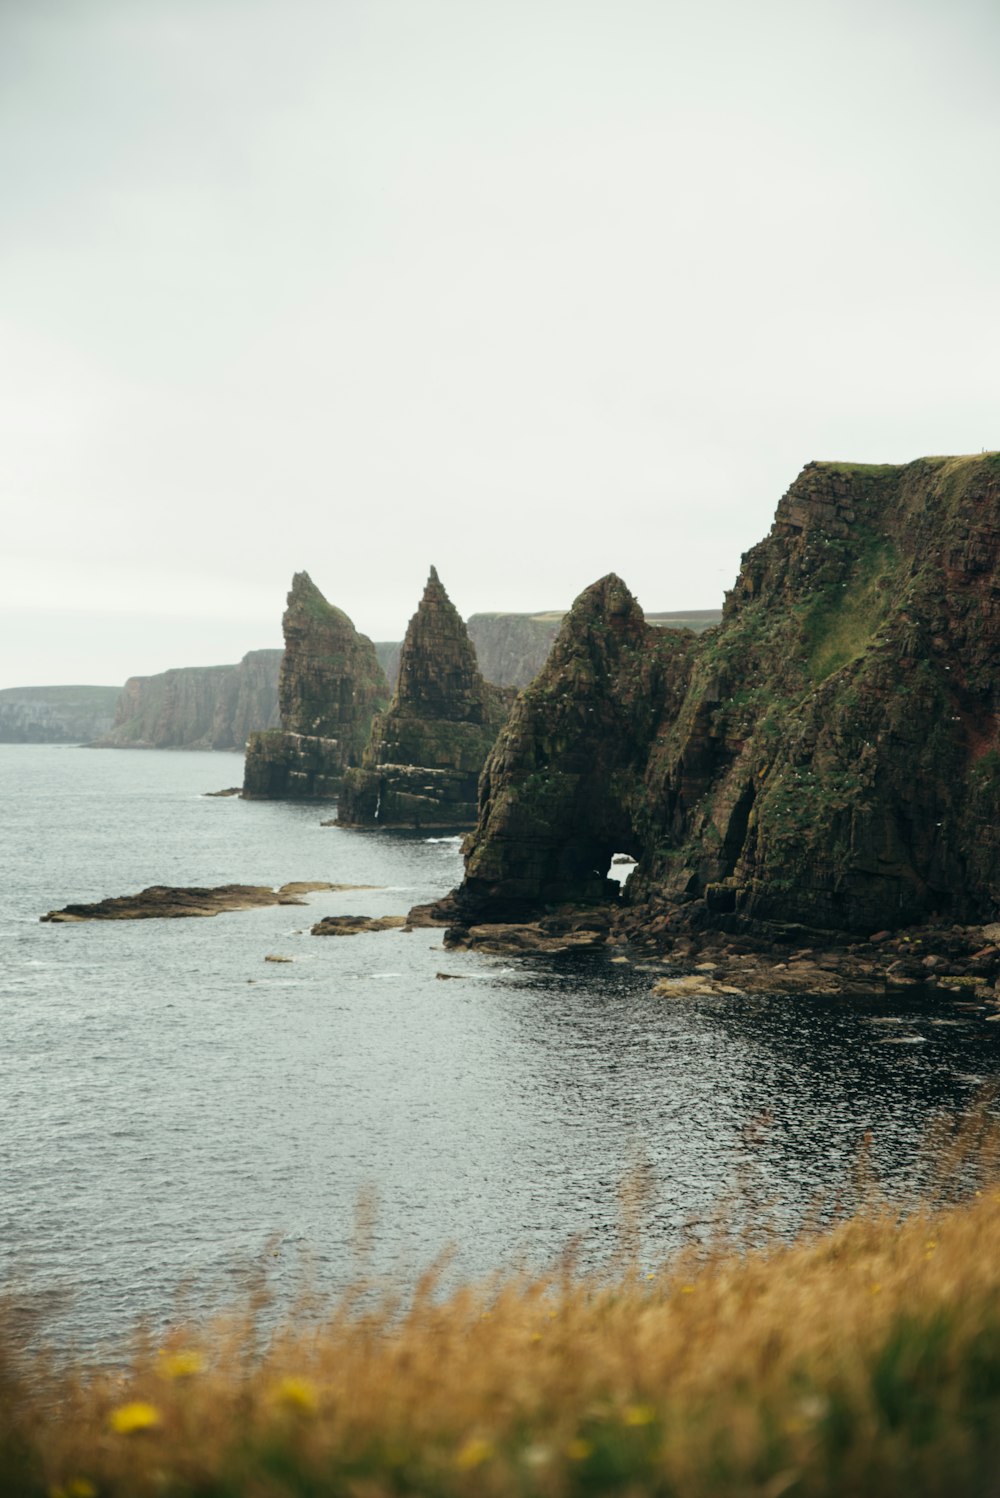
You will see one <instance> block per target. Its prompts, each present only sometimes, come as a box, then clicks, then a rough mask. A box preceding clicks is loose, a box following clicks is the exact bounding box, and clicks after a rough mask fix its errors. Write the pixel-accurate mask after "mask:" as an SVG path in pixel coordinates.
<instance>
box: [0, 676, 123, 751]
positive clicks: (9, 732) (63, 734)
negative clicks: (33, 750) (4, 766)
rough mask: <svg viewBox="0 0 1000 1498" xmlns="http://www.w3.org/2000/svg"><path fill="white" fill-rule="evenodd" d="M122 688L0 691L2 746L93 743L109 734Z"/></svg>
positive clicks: (15, 688)
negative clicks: (94, 740) (93, 740)
mask: <svg viewBox="0 0 1000 1498" xmlns="http://www.w3.org/2000/svg"><path fill="white" fill-rule="evenodd" d="M120 690H121V689H120V688H119V687H8V688H7V689H6V690H4V691H0V744H89V743H90V741H91V740H92V739H96V738H100V736H101V735H102V734H105V733H107V732H108V731H109V730H110V728H111V725H112V723H113V722H114V717H115V705H116V703H117V701H118V697H119V694H120Z"/></svg>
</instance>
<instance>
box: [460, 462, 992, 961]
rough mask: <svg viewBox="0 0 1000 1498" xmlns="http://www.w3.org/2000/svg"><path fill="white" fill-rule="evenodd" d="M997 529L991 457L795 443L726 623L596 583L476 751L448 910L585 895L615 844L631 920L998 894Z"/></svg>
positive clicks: (727, 919) (522, 905)
mask: <svg viewBox="0 0 1000 1498" xmlns="http://www.w3.org/2000/svg"><path fill="white" fill-rule="evenodd" d="M998 548H1000V455H997V454H987V455H982V456H977V457H970V458H926V459H921V460H919V461H917V462H915V463H911V464H908V465H905V466H900V467H897V466H892V465H885V466H877V467H873V466H867V465H853V464H838V463H810V464H809V465H808V466H807V467H806V468H805V469H804V470H803V472H802V473H801V474H800V475H799V477H798V478H797V479H796V481H795V483H794V484H793V485H792V487H791V489H790V490H789V491H788V493H787V494H786V495H785V496H784V498H783V499H782V500H781V502H780V504H779V506H778V510H777V515H776V518H775V522H774V525H773V527H772V529H771V532H770V534H769V535H768V537H767V538H766V539H765V540H764V541H762V542H761V543H760V544H759V545H758V546H756V547H754V548H753V549H752V550H751V551H750V552H748V553H747V554H746V556H745V557H744V559H743V565H742V568H741V571H740V575H739V578H738V579H737V582H736V585H735V587H734V588H733V590H732V592H731V593H730V594H729V595H728V597H727V600H726V606H725V610H724V617H723V620H722V623H721V624H720V625H719V627H718V628H716V629H714V630H710V631H708V632H707V633H706V634H704V635H702V636H700V637H697V638H696V637H695V636H693V635H683V634H673V633H671V634H669V635H668V634H667V633H666V632H661V631H656V632H653V631H651V630H650V629H649V628H648V627H647V625H646V624H645V623H644V621H643V619H642V615H641V612H640V611H639V609H638V605H637V604H635V601H634V600H633V599H632V598H631V596H630V595H629V594H628V591H627V589H625V587H624V585H623V584H622V583H620V582H619V580H618V579H617V578H614V577H610V578H605V579H603V580H602V581H601V582H600V583H598V584H595V585H594V587H592V588H590V589H588V590H587V592H586V593H584V594H583V595H582V596H581V598H580V599H578V600H577V602H576V604H575V605H574V607H573V610H572V611H571V613H570V614H569V615H568V616H567V618H566V620H565V622H564V624H563V627H562V630H561V632H560V635H559V639H558V640H557V642H556V645H555V646H554V648H553V651H552V654H551V655H550V657H549V660H548V662H547V664H546V666H545V668H544V670H543V672H542V673H541V675H540V676H539V677H538V678H537V679H536V681H535V682H534V683H533V685H532V686H531V687H530V688H529V689H528V690H527V691H526V692H525V693H524V694H523V695H522V696H521V698H520V699H519V700H518V703H517V705H516V706H515V709H514V711H513V713H512V715H511V718H510V721H509V723H508V725H507V727H506V728H505V730H504V731H503V733H502V734H501V735H500V738H499V739H498V742H497V744H496V747H495V749H494V751H493V753H492V754H491V756H490V758H489V761H488V762H487V765H486V769H485V771H484V775H483V781H482V795H481V806H480V818H479V823H478V826H477V829H476V831H475V834H474V835H473V837H472V839H471V842H470V847H469V850H468V854H467V865H466V878H465V882H464V884H463V885H462V887H461V889H460V890H459V892H458V895H457V908H458V910H459V912H460V914H461V918H462V919H463V920H464V921H466V922H470V921H483V920H497V919H501V920H502V919H509V918H514V917H519V918H526V917H528V916H530V915H531V914H532V913H538V912H539V911H541V910H543V909H544V908H545V907H546V906H550V905H552V904H555V903H558V902H563V901H580V900H600V899H601V898H603V897H604V896H605V894H606V890H607V887H606V886H605V884H604V880H603V873H604V871H605V870H606V869H607V868H608V864H609V860H610V857H611V855H612V854H613V853H614V852H616V851H625V852H630V853H634V854H635V855H636V856H637V857H639V860H640V862H639V867H638V869H637V870H636V872H635V874H634V875H633V876H632V879H631V881H630V883H629V885H628V886H627V888H626V895H625V900H626V903H627V907H628V912H629V915H628V920H630V921H631V923H632V927H633V929H635V930H642V929H648V927H649V926H650V924H651V923H656V922H667V923H669V921H670V920H671V919H673V915H674V914H676V913H677V912H678V911H680V912H682V913H683V918H684V919H685V920H686V921H688V922H689V923H691V922H693V923H694V924H697V923H698V922H699V921H701V922H703V923H706V924H712V923H715V924H721V925H724V926H726V925H728V926H731V927H732V928H733V929H737V928H738V927H739V926H740V925H741V924H742V925H743V926H744V927H745V928H749V927H753V926H754V925H755V924H756V925H760V924H761V923H764V922H767V923H779V924H785V925H788V924H797V925H800V926H802V927H806V928H812V929H814V930H816V929H818V930H834V931H838V930H839V931H848V932H857V933H871V932H873V931H878V930H880V929H881V928H889V929H892V928H896V927H899V926H901V925H905V924H907V923H910V922H915V921H919V920H922V919H925V918H929V917H931V916H934V915H940V916H943V917H944V916H946V917H948V918H950V919H952V920H956V919H957V920H966V921H977V920H983V919H989V918H991V917H992V916H994V915H995V914H996V913H997V912H998V909H1000V731H998V724H1000V672H998V662H1000V577H998V574H997V561H998ZM672 913H673V914H672ZM626 924H627V923H626Z"/></svg>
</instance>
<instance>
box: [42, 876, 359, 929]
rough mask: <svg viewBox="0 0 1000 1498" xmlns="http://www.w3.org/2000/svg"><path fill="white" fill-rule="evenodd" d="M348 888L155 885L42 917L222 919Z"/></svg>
mask: <svg viewBox="0 0 1000 1498" xmlns="http://www.w3.org/2000/svg"><path fill="white" fill-rule="evenodd" d="M336 888H341V889H343V888H345V886H344V885H340V886H337V885H333V884H325V883H320V882H315V883H308V882H300V883H295V884H283V885H282V886H281V888H280V889H272V888H271V887H270V886H269V885H266V884H220V885H217V886H216V887H215V888H214V889H200V888H197V887H191V888H176V887H175V886H172V885H168V884H153V885H150V887H149V888H148V889H144V890H140V891H139V893H138V894H137V895H114V896H112V897H110V898H109V899H107V900H98V901H97V902H96V903H95V904H93V905H66V906H64V908H63V909H62V910H50V911H49V913H48V915H43V916H40V917H39V919H40V920H42V921H58V922H69V921H147V920H152V919H155V918H157V917H159V918H165V919H168V920H169V919H176V918H178V917H180V916H207V915H222V914H224V913H225V912H228V911H231V910H253V909H256V908H257V907H259V906H264V905H304V904H305V903H306V902H305V901H304V900H302V899H300V898H299V897H300V896H301V895H305V894H309V893H310V891H312V890H321V889H336Z"/></svg>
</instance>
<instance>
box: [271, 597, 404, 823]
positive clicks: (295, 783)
mask: <svg viewBox="0 0 1000 1498" xmlns="http://www.w3.org/2000/svg"><path fill="white" fill-rule="evenodd" d="M282 628H283V630H284V635H285V653H284V656H283V657H282V662H281V675H280V679H279V683H278V702H279V709H280V713H281V728H280V729H276V730H272V731H270V732H268V733H255V734H252V735H251V737H250V741H249V743H248V745H247V757H246V766H245V769H244V779H243V795H244V796H245V797H246V798H247V799H250V800H274V801H281V800H314V801H323V800H331V799H334V798H335V797H336V796H337V794H338V793H339V791H340V787H341V783H342V781H343V777H344V772H345V771H346V770H347V769H348V767H349V766H351V765H358V764H360V762H361V756H362V753H363V751H364V747H365V745H366V743H367V742H368V736H369V733H370V732H371V725H372V719H373V717H374V715H375V713H376V712H378V711H379V709H380V708H383V707H384V706H385V705H386V703H387V702H388V700H389V684H388V682H387V681H386V679H385V672H384V671H383V670H382V667H381V666H380V665H379V663H378V658H377V656H376V654H375V647H374V645H373V644H372V642H371V640H369V639H368V637H367V635H362V634H359V633H358V631H357V630H356V629H355V628H354V625H353V624H352V623H351V621H350V619H349V618H348V617H347V615H346V614H345V613H343V612H342V610H341V609H338V608H335V607H334V605H333V604H331V603H328V602H327V600H326V599H325V598H324V597H323V594H322V593H321V592H320V590H319V588H317V586H316V584H315V583H314V582H313V581H312V578H311V577H310V576H309V574H308V573H307V572H297V573H296V574H295V576H294V577H293V578H292V587H291V591H290V593H289V594H288V607H287V608H286V610H285V615H284V618H283V620H282Z"/></svg>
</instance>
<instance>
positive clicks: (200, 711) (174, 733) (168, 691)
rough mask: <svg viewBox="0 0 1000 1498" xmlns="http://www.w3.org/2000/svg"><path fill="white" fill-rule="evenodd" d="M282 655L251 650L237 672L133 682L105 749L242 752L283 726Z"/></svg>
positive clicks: (187, 670)
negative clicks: (251, 740) (258, 734)
mask: <svg viewBox="0 0 1000 1498" xmlns="http://www.w3.org/2000/svg"><path fill="white" fill-rule="evenodd" d="M280 666H281V651H280V650H251V651H249V652H248V653H247V654H246V655H245V656H244V657H243V659H242V660H241V661H240V662H239V663H238V664H237V665H234V666H180V667H177V668H176V669H174V670H171V671H161V672H159V673H158V674H157V675H155V676H130V677H129V679H128V681H127V682H126V683H125V686H124V687H123V688H122V693H121V696H120V698H119V700H118V705H117V708H116V711H115V720H114V725H113V726H112V728H111V730H110V732H108V733H106V734H105V735H104V737H102V738H100V739H98V741H97V747H98V748H101V749H242V748H243V746H244V744H245V743H246V741H247V739H248V737H249V735H250V734H251V733H253V732H255V731H256V730H258V729H264V728H270V727H272V726H273V725H274V724H276V723H277V721H278V672H279V669H280Z"/></svg>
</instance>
